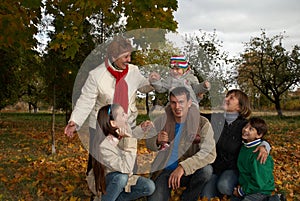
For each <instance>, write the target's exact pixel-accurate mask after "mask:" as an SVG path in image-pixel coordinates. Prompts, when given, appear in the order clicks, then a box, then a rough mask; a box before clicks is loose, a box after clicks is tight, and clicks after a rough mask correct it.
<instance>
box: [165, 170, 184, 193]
mask: <svg viewBox="0 0 300 201" xmlns="http://www.w3.org/2000/svg"><path fill="white" fill-rule="evenodd" d="M183 174H184V169H183V167H182V166H181V165H179V166H178V167H177V168H176V169H175V170H174V171H173V172H172V173H171V175H170V177H169V181H168V185H169V188H172V189H173V190H175V189H177V188H179V187H180V179H181V177H182V175H183Z"/></svg>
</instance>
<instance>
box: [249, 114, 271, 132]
mask: <svg viewBox="0 0 300 201" xmlns="http://www.w3.org/2000/svg"><path fill="white" fill-rule="evenodd" d="M249 124H250V125H251V126H252V127H253V128H255V129H256V130H257V133H258V134H259V135H262V136H264V135H265V134H267V132H268V126H267V123H266V122H265V121H264V120H263V119H262V118H259V117H251V118H250V119H249Z"/></svg>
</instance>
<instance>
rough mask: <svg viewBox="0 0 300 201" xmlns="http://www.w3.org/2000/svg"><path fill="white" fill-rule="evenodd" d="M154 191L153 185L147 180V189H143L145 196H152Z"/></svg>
mask: <svg viewBox="0 0 300 201" xmlns="http://www.w3.org/2000/svg"><path fill="white" fill-rule="evenodd" d="M154 191H155V183H154V182H153V181H152V180H150V179H149V182H148V184H147V188H146V189H145V194H146V196H149V195H152V194H153V193H154Z"/></svg>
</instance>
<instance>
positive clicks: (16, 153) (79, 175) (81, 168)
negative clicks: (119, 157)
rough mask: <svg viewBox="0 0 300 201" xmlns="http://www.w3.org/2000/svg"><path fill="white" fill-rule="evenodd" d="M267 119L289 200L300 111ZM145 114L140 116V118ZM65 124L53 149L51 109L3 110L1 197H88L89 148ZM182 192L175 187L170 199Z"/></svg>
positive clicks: (295, 189)
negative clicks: (69, 134) (38, 111)
mask: <svg viewBox="0 0 300 201" xmlns="http://www.w3.org/2000/svg"><path fill="white" fill-rule="evenodd" d="M255 115H257V116H261V114H258V113H254V116H255ZM263 118H264V119H265V120H266V121H267V123H268V125H269V128H270V129H269V134H268V135H267V136H266V138H267V140H268V141H269V142H270V144H271V145H272V152H271V154H272V156H273V158H274V162H275V170H274V177H275V183H276V192H280V191H283V192H285V193H286V194H287V197H288V200H289V201H293V200H300V195H299V189H300V186H299V183H300V180H299V178H300V168H299V167H300V162H299V158H300V154H299V153H300V152H299V151H300V143H299V139H300V115H294V116H287V117H283V118H279V117H277V116H274V115H270V116H269V115H268V116H263ZM145 119H147V116H146V115H141V116H139V119H138V122H141V121H142V120H145ZM64 126H65V117H64V115H62V114H59V115H56V128H55V131H56V132H55V137H56V154H52V153H51V132H50V131H51V115H50V114H46V113H41V114H28V113H0V151H1V154H0V161H1V163H0V189H1V191H0V201H2V200H3V201H4V200H5V201H6V200H8V201H10V200H12V201H15V200H20V201H21V200H26V201H27V200H70V201H73V200H77V201H79V200H81V201H83V200H84V201H85V200H89V198H90V195H91V194H90V191H89V190H88V188H87V184H86V181H85V170H86V164H87V154H88V153H87V151H86V149H85V148H84V146H83V145H82V143H81V141H80V139H79V137H78V135H76V136H75V137H74V138H72V139H68V138H67V137H66V136H65V135H64V134H63V129H64ZM140 153H141V151H140ZM179 194H180V190H179V191H177V192H173V193H172V195H173V196H172V199H171V200H172V201H175V200H178V199H179ZM203 200H204V199H203ZM224 200H226V199H224Z"/></svg>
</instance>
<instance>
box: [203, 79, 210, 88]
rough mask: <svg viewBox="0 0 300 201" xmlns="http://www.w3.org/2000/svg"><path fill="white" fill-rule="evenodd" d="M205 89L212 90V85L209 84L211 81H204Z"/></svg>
mask: <svg viewBox="0 0 300 201" xmlns="http://www.w3.org/2000/svg"><path fill="white" fill-rule="evenodd" d="M204 88H206V89H208V90H209V89H210V83H209V81H207V80H205V81H204Z"/></svg>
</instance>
